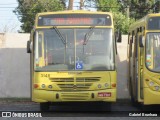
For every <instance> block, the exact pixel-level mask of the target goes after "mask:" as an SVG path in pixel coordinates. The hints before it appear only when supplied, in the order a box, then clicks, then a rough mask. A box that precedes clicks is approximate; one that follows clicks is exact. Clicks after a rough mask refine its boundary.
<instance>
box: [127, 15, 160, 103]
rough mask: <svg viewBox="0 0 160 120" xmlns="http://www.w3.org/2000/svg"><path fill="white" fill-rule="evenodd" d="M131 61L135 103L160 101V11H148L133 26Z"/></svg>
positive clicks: (130, 78) (130, 89)
mask: <svg viewBox="0 0 160 120" xmlns="http://www.w3.org/2000/svg"><path fill="white" fill-rule="evenodd" d="M128 62H129V70H128V71H129V74H128V83H129V84H128V85H129V91H130V95H131V100H132V102H133V104H137V103H142V104H143V105H152V104H160V14H158V13H157V14H155V13H154V14H148V15H147V16H145V17H144V18H142V19H140V20H138V21H137V22H135V23H134V24H132V25H131V26H130V28H129V32H128Z"/></svg>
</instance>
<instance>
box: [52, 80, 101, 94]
mask: <svg viewBox="0 0 160 120" xmlns="http://www.w3.org/2000/svg"><path fill="white" fill-rule="evenodd" d="M100 79H101V78H100V77H78V78H75V79H74V78H52V79H51V81H52V82H54V83H56V84H57V85H58V86H59V87H60V88H61V90H65V91H67V90H68V91H73V90H88V89H89V88H90V86H91V85H92V84H93V83H94V82H98V81H100Z"/></svg>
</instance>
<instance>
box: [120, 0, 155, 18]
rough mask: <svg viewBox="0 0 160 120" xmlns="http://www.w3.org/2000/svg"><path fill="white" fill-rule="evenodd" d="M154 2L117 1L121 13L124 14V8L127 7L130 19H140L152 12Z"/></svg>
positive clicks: (136, 0) (142, 0)
mask: <svg viewBox="0 0 160 120" xmlns="http://www.w3.org/2000/svg"><path fill="white" fill-rule="evenodd" d="M154 2H155V0H119V3H120V4H121V9H120V10H121V12H123V13H125V12H126V8H127V7H129V11H130V17H131V18H134V19H140V18H142V17H144V16H145V15H147V14H148V13H153V12H154V8H155V6H154Z"/></svg>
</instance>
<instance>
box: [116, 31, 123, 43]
mask: <svg viewBox="0 0 160 120" xmlns="http://www.w3.org/2000/svg"><path fill="white" fill-rule="evenodd" d="M115 39H116V41H117V42H122V35H121V31H120V30H118V31H117V32H116V33H115Z"/></svg>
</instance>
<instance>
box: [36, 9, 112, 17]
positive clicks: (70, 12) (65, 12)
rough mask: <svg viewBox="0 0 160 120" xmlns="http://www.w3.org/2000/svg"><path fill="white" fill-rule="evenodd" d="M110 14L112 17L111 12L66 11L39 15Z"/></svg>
mask: <svg viewBox="0 0 160 120" xmlns="http://www.w3.org/2000/svg"><path fill="white" fill-rule="evenodd" d="M75 13H79V14H84V13H85V14H108V15H111V16H112V13H111V12H101V11H87V10H65V11H55V12H42V13H38V14H37V15H38V16H39V15H45V14H46V15H49V14H75Z"/></svg>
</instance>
